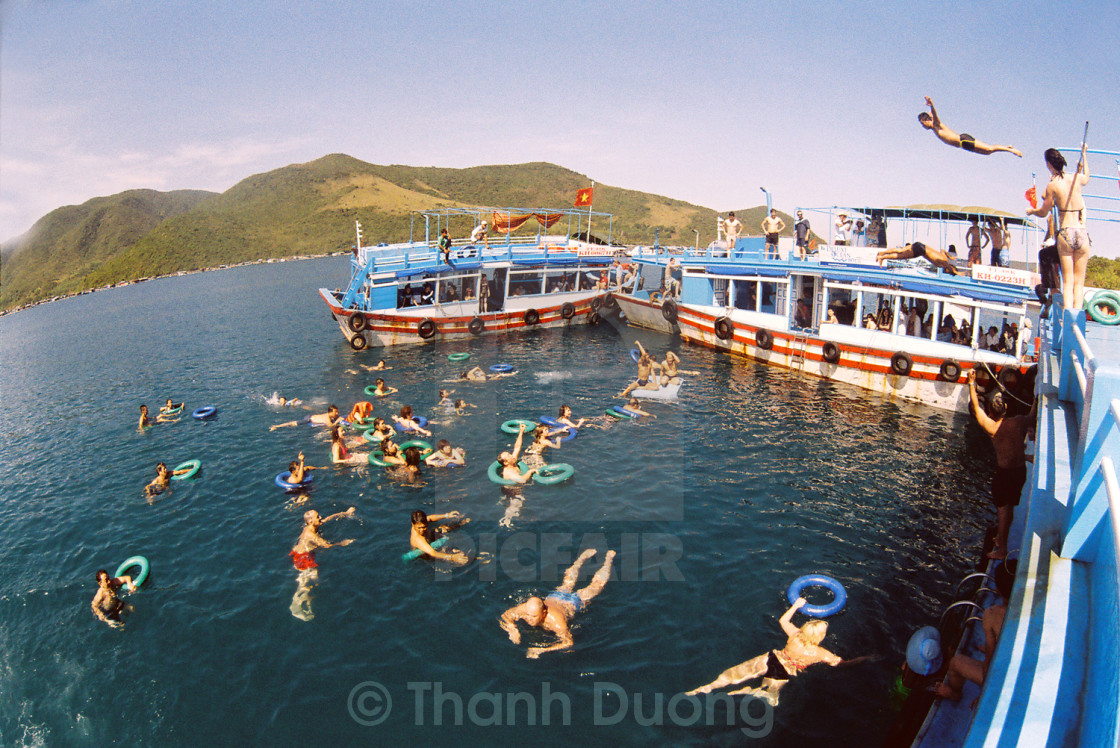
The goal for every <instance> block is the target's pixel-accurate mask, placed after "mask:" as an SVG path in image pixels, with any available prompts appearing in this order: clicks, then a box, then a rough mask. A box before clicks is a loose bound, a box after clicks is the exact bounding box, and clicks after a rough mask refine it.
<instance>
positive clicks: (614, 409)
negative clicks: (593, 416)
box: [607, 405, 638, 418]
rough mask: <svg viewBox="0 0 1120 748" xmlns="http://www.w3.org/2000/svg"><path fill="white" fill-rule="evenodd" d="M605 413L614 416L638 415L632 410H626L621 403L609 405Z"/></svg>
mask: <svg viewBox="0 0 1120 748" xmlns="http://www.w3.org/2000/svg"><path fill="white" fill-rule="evenodd" d="M607 415H608V416H614V417H615V418H637V417H638V414H637V413H635V412H634V411H632V410H627V409H626V408H624V407H622V406H621V405H613V406H611V407H610V408H609V409H608V410H607Z"/></svg>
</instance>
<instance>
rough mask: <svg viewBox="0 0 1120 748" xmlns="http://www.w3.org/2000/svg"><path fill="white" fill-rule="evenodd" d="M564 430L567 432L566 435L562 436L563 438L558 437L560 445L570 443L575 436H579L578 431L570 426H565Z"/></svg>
mask: <svg viewBox="0 0 1120 748" xmlns="http://www.w3.org/2000/svg"><path fill="white" fill-rule="evenodd" d="M564 428H565V429H567V430H568V433H566V434H564V436H562V437H560V443H561V444H563V443H564V442H570V441H571V440H572V439H575V438H576V435H577V434H579V431H577V430H576V429H573V428H572V427H571V426H565V427H564Z"/></svg>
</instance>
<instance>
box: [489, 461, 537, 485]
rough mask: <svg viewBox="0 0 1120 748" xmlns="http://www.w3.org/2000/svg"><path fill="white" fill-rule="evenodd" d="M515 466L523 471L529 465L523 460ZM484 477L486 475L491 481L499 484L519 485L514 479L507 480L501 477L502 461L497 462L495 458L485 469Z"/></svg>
mask: <svg viewBox="0 0 1120 748" xmlns="http://www.w3.org/2000/svg"><path fill="white" fill-rule="evenodd" d="M517 467H519V468H520V469H521V472H522V473H524V472H525V471H526V470H528V469H529V466H528V465H526V464H525V463H524V462H518V463H517ZM486 477H488V478H489V479H490V480H492V481H493V482H495V483H497V484H498V485H499V486H516V485H519V484H518V482H517V481H515V480H507V479H505V478H503V477H502V463H500V462H498V461H497V460H494V461H493V462H491V463H490V467H489V468H487V469H486Z"/></svg>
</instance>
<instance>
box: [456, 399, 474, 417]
mask: <svg viewBox="0 0 1120 748" xmlns="http://www.w3.org/2000/svg"><path fill="white" fill-rule="evenodd" d="M477 407H478V406H477V405H474V404H473V403H468V402H467V401H466V400H464V399H462V398H459V399H458V400H456V401H455V415H457V416H465V415H467V412H466V411H467V408H477Z"/></svg>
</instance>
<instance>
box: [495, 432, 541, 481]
mask: <svg viewBox="0 0 1120 748" xmlns="http://www.w3.org/2000/svg"><path fill="white" fill-rule="evenodd" d="M524 438H525V424H524V423H522V424H520V427H519V430H518V432H517V439H515V440H514V442H513V451H511V452H502V453H501V454H499V455H498V462H499V463H500V464H501V466H502V477H503V478H505V479H506V480H509V481H513V482H514V483H521V484H525V483H528V482H529V481H530V480H531V479H532V477H533V475H534V474H535V473H536V472H537V471H538V470H540V467H539V466H538V467H530V468H528V469H526V470H525V472H521V467H520V466H519V465H518V464H517V463H518V457H519V455H520V454H521V442H522V441H523V440H524Z"/></svg>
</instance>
